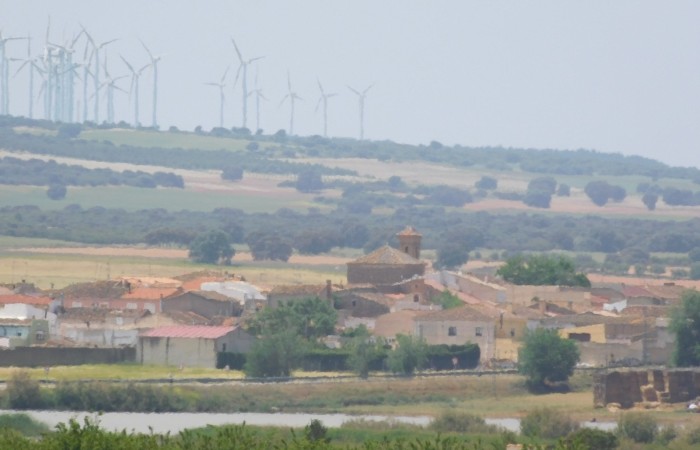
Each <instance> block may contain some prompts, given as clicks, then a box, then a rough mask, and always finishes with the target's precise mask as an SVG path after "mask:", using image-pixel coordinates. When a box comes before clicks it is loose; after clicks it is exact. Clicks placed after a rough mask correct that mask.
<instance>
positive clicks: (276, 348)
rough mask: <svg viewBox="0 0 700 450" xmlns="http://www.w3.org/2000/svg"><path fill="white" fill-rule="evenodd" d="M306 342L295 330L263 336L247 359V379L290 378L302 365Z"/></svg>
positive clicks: (245, 369)
mask: <svg viewBox="0 0 700 450" xmlns="http://www.w3.org/2000/svg"><path fill="white" fill-rule="evenodd" d="M304 347H305V343H304V340H303V339H302V338H301V337H300V336H299V335H298V334H296V333H295V332H294V330H282V331H275V332H269V333H265V334H263V335H262V336H261V337H260V338H259V339H258V340H257V341H255V343H254V344H253V348H252V349H251V350H250V353H248V355H247V357H246V363H245V366H244V367H243V370H244V372H245V374H246V376H247V377H288V376H290V375H291V373H292V370H294V369H296V368H297V367H299V366H300V365H301V360H302V357H303V354H304Z"/></svg>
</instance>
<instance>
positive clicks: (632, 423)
mask: <svg viewBox="0 0 700 450" xmlns="http://www.w3.org/2000/svg"><path fill="white" fill-rule="evenodd" d="M658 428H659V426H658V424H657V423H656V420H655V419H654V418H653V417H652V416H651V415H649V414H645V413H635V412H631V413H627V414H623V415H622V417H620V420H619V421H618V422H617V434H618V435H619V436H620V437H623V438H627V439H631V440H633V441H634V442H638V443H644V444H648V443H650V442H653V441H654V439H655V438H656V435H657V433H658Z"/></svg>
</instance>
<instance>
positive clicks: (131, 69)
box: [119, 55, 136, 73]
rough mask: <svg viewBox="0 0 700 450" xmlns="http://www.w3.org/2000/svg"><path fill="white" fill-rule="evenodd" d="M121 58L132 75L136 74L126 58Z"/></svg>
mask: <svg viewBox="0 0 700 450" xmlns="http://www.w3.org/2000/svg"><path fill="white" fill-rule="evenodd" d="M119 57H120V58H121V59H122V61H124V64H126V66H127V67H128V68H129V70H130V71H131V73H136V72H135V71H134V68H133V67H131V64H129V61H127V60H126V59H124V57H123V56H122V55H119Z"/></svg>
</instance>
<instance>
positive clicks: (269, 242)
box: [246, 231, 293, 262]
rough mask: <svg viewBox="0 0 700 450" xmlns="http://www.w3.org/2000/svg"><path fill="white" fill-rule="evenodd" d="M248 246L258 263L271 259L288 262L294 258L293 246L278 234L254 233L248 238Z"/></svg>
mask: <svg viewBox="0 0 700 450" xmlns="http://www.w3.org/2000/svg"><path fill="white" fill-rule="evenodd" d="M246 244H248V247H249V248H250V252H251V253H252V255H253V259H254V260H256V261H260V260H265V259H269V260H273V261H275V260H276V261H285V262H286V261H287V260H289V257H290V256H292V250H293V249H292V246H291V245H290V244H289V243H288V242H287V241H286V240H284V239H282V238H281V237H280V236H278V235H277V234H273V233H266V232H262V231H259V232H253V233H251V234H249V235H248V236H247V237H246Z"/></svg>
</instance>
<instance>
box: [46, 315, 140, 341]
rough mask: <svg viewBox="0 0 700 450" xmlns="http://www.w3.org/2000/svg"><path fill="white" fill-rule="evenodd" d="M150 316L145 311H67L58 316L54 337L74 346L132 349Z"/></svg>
mask: <svg viewBox="0 0 700 450" xmlns="http://www.w3.org/2000/svg"><path fill="white" fill-rule="evenodd" d="M149 317H151V313H150V312H149V311H148V310H135V309H127V310H115V309H107V308H69V309H66V310H65V311H64V312H63V313H62V314H60V315H59V316H58V321H57V322H58V324H57V333H56V336H57V337H60V338H62V339H65V340H67V341H69V342H73V343H75V344H77V345H82V346H90V347H133V346H135V345H136V343H137V342H138V335H139V329H140V328H146V327H148V326H153V325H152V323H150V322H148V323H143V321H144V319H146V318H149Z"/></svg>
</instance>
